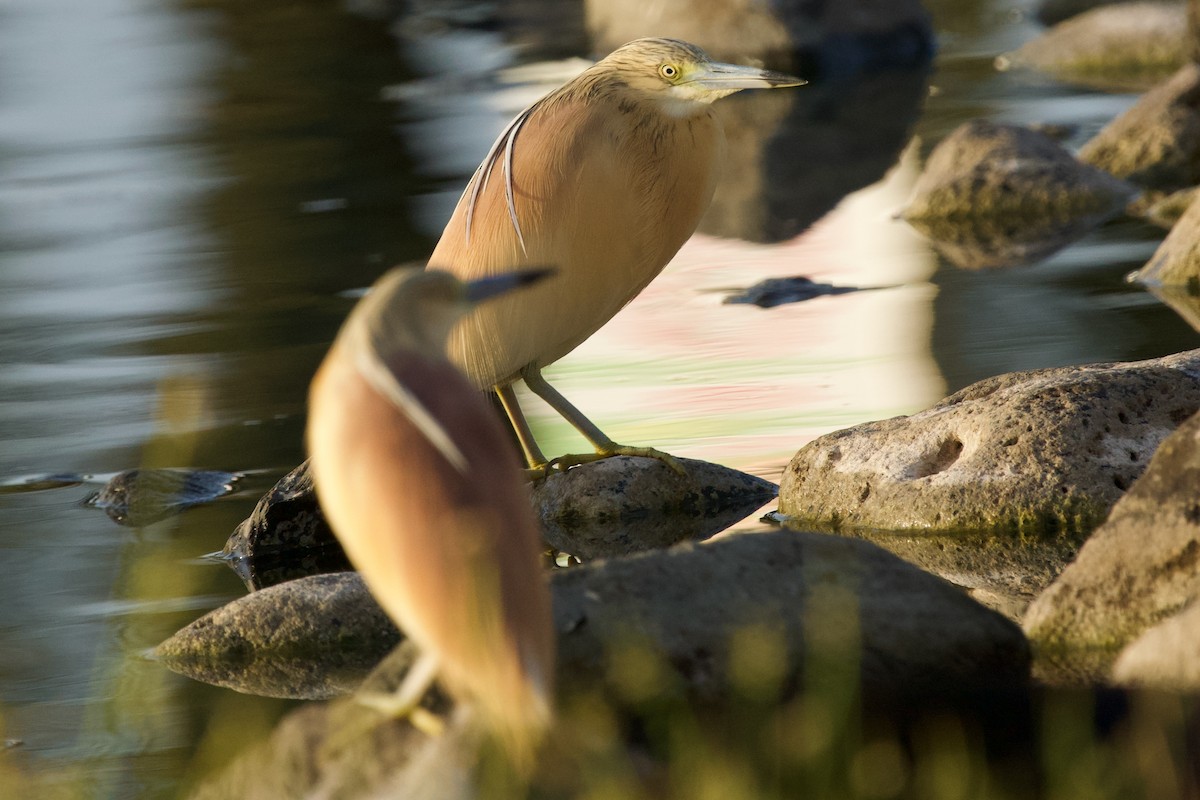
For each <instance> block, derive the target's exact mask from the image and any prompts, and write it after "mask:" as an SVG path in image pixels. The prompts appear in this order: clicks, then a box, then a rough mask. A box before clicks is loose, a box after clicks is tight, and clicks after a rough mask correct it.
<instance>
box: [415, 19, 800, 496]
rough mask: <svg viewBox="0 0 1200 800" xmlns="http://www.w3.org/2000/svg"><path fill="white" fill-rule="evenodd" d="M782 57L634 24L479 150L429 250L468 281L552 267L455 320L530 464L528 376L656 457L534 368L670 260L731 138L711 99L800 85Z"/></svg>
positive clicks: (452, 346) (551, 399) (574, 460)
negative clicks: (773, 60)
mask: <svg viewBox="0 0 1200 800" xmlns="http://www.w3.org/2000/svg"><path fill="white" fill-rule="evenodd" d="M802 83H804V81H802V80H800V79H798V78H793V77H791V76H789V75H783V74H781V73H778V72H771V71H768V70H761V69H756V68H753V67H743V66H735V65H732V64H721V63H716V62H714V61H712V60H711V59H709V57H708V56H707V55H705V53H704V52H703V51H702V50H700V49H699V48H698V47H695V46H694V45H691V44H688V43H687V42H680V41H676V40H673V39H639V40H637V41H635V42H631V43H629V44H627V45H625V46H624V47H621V48H620V49H618V50H616V51H614V52H613V53H612V54H610V55H609V56H608V57H607V58H605V59H604V60H602V61H600V62H598V63H597V64H595V65H594V66H592V67H590V68H589V69H587V70H585V71H584V72H583V73H581V74H580V75H579V76H577V77H576V78H574V79H573V80H571V81H570V82H569V83H567V84H566V85H564V86H563V87H562V88H560V89H558V90H557V91H554V92H551V93H550V94H548V95H546V96H545V97H543V98H542V99H541V100H539V101H537V102H536V103H534V104H533V105H532V106H530V107H529V108H527V109H525V110H524V111H522V112H521V113H520V114H518V115H517V117H516V119H514V120H513V121H512V122H511V123H509V125H508V127H507V128H506V129H505V130H504V132H503V133H501V134H500V138H499V139H497V140H496V142H495V144H493V145H492V149H491V150H490V151H489V152H488V154H487V156H486V157H485V158H484V159H483V163H482V164H480V165H479V168H478V169H477V170H476V171H475V175H474V176H473V177H472V178H471V181H470V182H469V183H468V185H467V188H466V191H464V192H463V195H462V197H461V198H460V199H459V201H458V206H457V208H455V210H454V214H453V216H452V217H451V218H450V222H449V223H448V224H447V225H446V229H445V231H444V232H443V233H442V238H441V240H440V241H439V242H438V245H437V248H436V249H435V250H434V251H433V255H432V256H431V258H430V260H429V264H430V267H432V268H437V269H445V270H448V271H450V272H453V273H454V274H456V275H458V276H459V277H460V278H462V279H463V280H471V279H476V278H481V277H485V276H489V275H500V274H504V273H507V272H509V271H512V270H517V269H521V268H523V267H525V266H527V265H530V264H554V265H555V266H556V267H557V273H556V276H555V277H554V278H553V279H551V280H548V281H546V282H545V283H544V284H542V285H541V286H538V287H535V288H533V289H531V290H530V291H528V292H521V293H519V294H514V295H509V296H506V297H504V298H501V299H500V300H498V301H496V302H495V303H490V304H489V305H488V306H486V307H485V308H481V309H480V310H479V311H478V312H477V313H476V314H473V315H471V317H469V318H466V319H464V320H463V321H462V322H461V323H460V324H459V325H458V327H456V328H455V329H454V330H453V331H452V332H451V335H450V342H449V345H448V349H447V353H448V355H449V357H450V360H451V361H453V362H454V363H455V364H457V365H458V366H459V367H461V368H462V369H463V371H464V372H465V373H466V374H467V376H468V377H469V378H470V379H471V382H472V383H474V384H475V386H476V387H478V388H480V389H482V390H485V391H486V390H494V391H495V392H496V393H497V394H498V395H499V398H500V401H501V403H502V404H503V406H504V408H505V411H506V412H507V413H508V416H509V419H510V421H511V422H512V425H513V428H514V430H515V431H516V434H517V438H518V440H519V441H520V443H521V447H522V449H523V450H524V453H525V459H526V461H527V462H528V464H529V466H530V468H531V469H532V470H534V471H540V472H541V473H542V474H545V472H546V470H548V469H549V467H550V464H548V462H547V460H546V457H545V456H544V455H543V454H542V451H541V450H540V448H539V447H538V445H537V443H536V442H535V441H534V437H533V434H532V432H531V431H530V429H529V425H528V423H527V422H526V420H525V417H524V415H523V414H522V412H521V408H520V406H519V405H518V403H517V398H516V394H515V392H514V390H513V383H514V382H515V381H517V380H519V379H520V380H524V381H525V384H526V386H528V387H529V389H530V390H531V391H532V392H533V393H534V394H536V395H538V396H539V397H541V398H542V399H543V400H544V401H546V403H547V404H549V405H550V407H551V408H553V409H554V410H555V411H557V412H558V413H559V414H560V415H562V416H563V417H564V418H565V419H566V420H567V421H568V422H570V423H571V424H572V425H573V426H574V427H575V428H576V429H577V430H578V431H579V432H580V433H581V434H583V436H584V438H586V439H587V440H588V441H589V442H590V443H591V445H592V446H593V447H594V448H595V451H596V452H595V454H587V455H577V456H562V457H560V458H556V459H555V460H554V462H553V464H554V465H557V466H570V465H572V464H579V463H584V462H586V461H594V460H596V459H598V458H605V457H607V456H612V455H643V456H652V457H656V458H661V459H663V460H665V461H666V462H667V463H668V464H670V465H672V466H673V467H675V468H676V469H677V470H678V469H679V467H678V464H677V462H675V461H674V459H672V458H671V457H670V456H668V455H667V454H665V453H662V452H660V451H658V450H654V449H653V448H642V447H627V446H624V445H619V444H616V443H615V442H613V440H612V439H610V438H609V437H608V436H606V435H605V434H604V433H603V432H602V431H601V430H600V429H599V428H598V427H596V425H595V424H593V423H592V422H591V421H590V420H589V419H588V418H587V417H585V416H584V415H583V414H582V413H580V411H579V410H578V409H576V408H575V407H574V406H573V405H571V404H570V403H569V402H568V401H567V400H566V398H564V397H563V396H562V395H561V394H559V393H558V392H557V391H556V390H555V389H554V388H552V387H551V386H550V385H549V384H548V383H547V382H546V379H545V378H543V377H542V368H543V367H545V366H546V365H548V364H551V363H553V362H555V361H557V360H558V359H559V358H562V357H563V356H564V355H566V354H567V353H569V352H571V351H572V350H573V349H575V348H576V347H577V346H579V344H581V343H582V342H583V341H584V340H585V339H587V338H588V337H589V336H591V335H592V334H593V333H595V332H596V331H597V330H598V329H599V328H600V327H601V326H602V325H604V323H606V322H607V321H608V320H609V319H611V318H612V316H613V315H614V314H616V313H617V312H618V311H619V310H620V309H621V308H622V307H623V306H624V305H625V304H626V303H628V302H629V301H630V300H632V299H633V298H634V297H635V296H636V295H637V294H638V292H640V291H641V290H642V289H643V288H645V286H646V284H648V283H649V282H650V281H651V280H652V279H653V278H654V276H655V275H657V274H658V273H659V272H660V271H662V268H663V267H664V266H666V264H667V262H668V261H670V260H671V258H672V257H673V256H674V255H675V253H676V251H678V250H679V248H680V247H681V246H682V245H683V243H684V242H685V241H686V240H687V239H688V237H689V236H691V235H692V233H693V232H694V231H695V229H696V225H697V224H698V223H699V221H700V217H701V216H702V215H703V214H704V211H705V210H706V209H707V208H708V205H709V201H710V200H711V199H712V194H713V189H714V187H715V183H716V177H717V173H718V170H719V166H720V164H721V162H722V159H723V156H724V148H725V137H724V133H723V132H722V129H721V124H720V122H719V121H718V119H717V118H716V116H714V114H713V110H712V105H711V104H712V102H713V101H714V100H717V99H719V98H722V97H725V96H726V95H730V94H733V93H734V92H737V91H739V90H741V89H753V88H774V87H782V86H798V85H800V84H802Z"/></svg>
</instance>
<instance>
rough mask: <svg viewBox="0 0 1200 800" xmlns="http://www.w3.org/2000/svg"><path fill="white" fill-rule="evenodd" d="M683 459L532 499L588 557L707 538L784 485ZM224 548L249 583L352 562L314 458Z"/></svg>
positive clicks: (555, 485) (612, 469) (555, 486)
mask: <svg viewBox="0 0 1200 800" xmlns="http://www.w3.org/2000/svg"><path fill="white" fill-rule="evenodd" d="M679 461H680V463H681V464H683V465H684V467H685V469H686V470H687V472H688V475H687V477H686V478H682V477H680V476H678V475H676V474H675V473H674V472H672V471H671V470H670V469H669V468H668V467H667V466H666V465H665V464H664V463H662V462H661V461H658V460H656V459H650V458H630V457H626V456H617V457H614V458H607V459H603V460H601V461H596V462H593V463H591V464H583V465H581V466H578V467H574V468H572V469H570V470H568V471H566V472H564V473H557V474H554V475H551V476H550V477H549V478H547V479H546V480H544V481H539V482H537V483H536V484H534V486H533V487H532V489H531V495H532V497H531V499H532V502H533V505H534V510H535V511H536V513H537V514H538V517H539V519H540V521H541V524H542V533H543V536H544V537H545V540H546V542H547V544H548V545H549V546H550V547H552V548H554V549H557V550H559V551H561V552H565V553H570V554H571V555H574V556H577V557H579V558H587V559H590V558H602V557H605V556H614V555H624V554H627V553H634V552H639V551H642V550H650V549H654V548H661V547H668V546H670V545H673V544H676V543H678V542H682V541H688V540H693V539H705V538H708V537H709V536H712V535H713V534H715V533H718V532H720V531H722V530H724V529H725V528H727V527H729V526H730V525H732V524H734V523H735V522H738V521H739V520H741V519H744V518H745V517H746V515H748V514H750V513H752V512H753V511H754V510H755V509H757V508H759V507H760V506H762V505H763V504H764V503H768V502H770V501H771V500H772V499H773V498H774V497H775V495H776V493H777V487H776V486H775V484H773V483H771V482H770V481H765V480H763V479H761V478H756V477H755V476H753V475H748V474H746V473H744V472H739V471H737V470H733V469H729V468H728V467H723V466H721V465H719V464H710V463H708V462H706V461H697V460H694V459H686V458H684V459H679ZM224 555H225V557H226V559H228V560H229V562H230V564H231V566H232V567H233V568H234V569H235V570H236V571H237V572H238V574H239V575H241V576H242V578H243V580H245V581H246V583H247V585H248V586H249V587H250V588H262V587H265V586H271V585H274V584H276V583H280V582H282V581H286V580H292V579H295V578H297V577H302V576H304V575H313V574H319V573H321V572H331V571H338V570H343V569H348V568H349V566H350V565H349V563H348V562H347V560H346V557H345V553H344V552H343V551H342V548H341V545H340V544H339V543H338V541H337V538H336V537H335V536H334V534H333V530H332V529H331V528H330V527H329V524H328V523H327V522H326V521H325V516H324V514H323V513H322V512H321V509H320V506H319V505H318V504H317V499H316V493H315V491H314V489H313V483H312V477H311V476H310V475H309V471H308V462H305V463H304V464H301V465H300V466H299V467H297V468H296V469H294V470H292V471H291V472H290V473H288V474H287V475H286V476H284V477H283V478H282V479H281V480H280V481H279V483H278V484H277V485H276V486H275V488H273V489H272V490H271V491H270V492H268V493H267V494H266V495H265V496H264V497H263V498H262V500H260V501H259V503H258V505H257V506H256V507H255V509H254V512H253V513H252V514H251V515H250V517H249V518H248V519H246V520H245V521H244V522H242V524H241V525H239V526H238V528H237V530H235V531H234V533H233V535H232V536H231V537H230V538H229V541H228V542H227V543H226V545H225V550H224Z"/></svg>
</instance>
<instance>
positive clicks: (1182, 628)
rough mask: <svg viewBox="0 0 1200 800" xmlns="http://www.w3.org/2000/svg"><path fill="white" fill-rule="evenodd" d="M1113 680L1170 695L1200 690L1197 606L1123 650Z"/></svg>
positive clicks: (1117, 682) (1180, 613)
mask: <svg viewBox="0 0 1200 800" xmlns="http://www.w3.org/2000/svg"><path fill="white" fill-rule="evenodd" d="M1112 680H1113V682H1114V683H1116V684H1118V685H1121V686H1144V687H1148V688H1152V689H1164V690H1167V691H1173V692H1195V691H1198V690H1200V603H1197V602H1193V603H1192V604H1191V605H1189V606H1188V607H1187V608H1185V609H1184V610H1183V611H1181V612H1179V613H1178V614H1176V615H1175V616H1173V617H1169V618H1168V619H1167V620H1165V621H1164V622H1160V623H1159V624H1158V625H1155V626H1154V627H1153V628H1150V629H1149V630H1147V631H1146V632H1145V633H1143V634H1142V635H1141V636H1139V637H1138V638H1137V639H1135V640H1134V641H1133V642H1132V643H1130V644H1129V645H1128V646H1127V647H1126V648H1125V649H1124V650H1122V651H1121V655H1120V656H1118V657H1117V661H1116V663H1115V664H1114V665H1113V670H1112Z"/></svg>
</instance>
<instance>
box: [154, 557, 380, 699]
mask: <svg viewBox="0 0 1200 800" xmlns="http://www.w3.org/2000/svg"><path fill="white" fill-rule="evenodd" d="M402 638H403V637H402V636H401V634H400V632H399V631H397V630H396V626H395V625H393V624H392V622H391V620H390V619H388V617H387V615H386V614H384V613H383V611H382V609H380V608H379V606H378V605H377V604H376V603H375V601H374V600H373V599H372V598H371V594H370V592H368V591H367V588H366V585H365V584H363V582H362V579H361V578H360V577H359V576H358V574H357V573H354V572H341V573H334V574H330V575H313V576H310V577H307V578H301V579H299V580H295V581H289V582H288V583H282V584H280V585H278V586H272V587H271V588H269V589H263V590H262V591H259V592H253V593H251V594H249V595H247V596H245V597H241V598H238V599H237V600H234V601H233V602H231V603H228V604H226V605H224V606H222V607H221V608H218V609H216V610H215V611H212V612H210V613H208V614H206V615H205V616H203V617H201V618H200V619H198V620H196V621H195V622H193V623H192V624H191V625H188V626H187V627H186V628H183V629H182V630H180V631H179V632H177V633H176V634H175V635H174V636H172V637H171V638H169V639H167V640H166V641H165V642H163V643H162V644H160V645H159V646H158V647H156V648H155V649H154V657H155V658H157V659H159V660H161V661H162V662H163V664H165V665H166V666H167V667H168V668H169V669H171V670H173V671H174V672H178V673H180V674H181V675H186V676H188V677H189V678H192V679H193V680H198V681H201V682H203V683H211V684H214V685H216V686H224V687H227V688H229V689H233V690H235V691H238V692H243V693H246V694H254V695H261V696H263V697H288V698H299V699H310V700H311V699H320V698H326V697H335V696H337V695H341V694H346V693H347V692H350V691H353V690H354V689H355V688H357V687H358V685H359V684H360V683H362V680H363V678H364V677H366V675H367V674H368V673H369V672H370V670H371V669H373V668H374V667H375V665H376V664H378V663H379V661H380V659H382V658H383V657H384V656H385V655H387V653H388V652H390V651H391V650H393V649H394V648H395V647H396V646H397V645H398V644H399V643H400V641H401V640H402Z"/></svg>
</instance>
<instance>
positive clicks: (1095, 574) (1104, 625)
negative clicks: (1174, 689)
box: [1024, 417, 1200, 670]
mask: <svg viewBox="0 0 1200 800" xmlns="http://www.w3.org/2000/svg"><path fill="white" fill-rule="evenodd" d="M1198 486H1200V417H1192V418H1191V419H1190V420H1188V421H1187V422H1186V423H1184V424H1183V425H1182V426H1180V428H1179V430H1178V431H1176V432H1175V433H1174V434H1172V435H1171V437H1170V438H1168V439H1167V440H1166V441H1164V442H1163V443H1162V445H1161V447H1159V448H1158V452H1156V453H1155V454H1154V458H1153V459H1152V460H1151V461H1150V464H1149V466H1148V467H1147V468H1146V472H1145V474H1144V475H1143V476H1142V477H1141V478H1140V479H1139V480H1138V481H1137V483H1136V484H1134V486H1133V488H1132V489H1130V491H1129V493H1128V494H1126V495H1125V497H1124V498H1122V500H1121V501H1120V502H1119V503H1117V505H1116V507H1115V508H1113V510H1112V514H1111V515H1109V518H1108V521H1107V522H1105V523H1104V525H1103V526H1102V527H1100V528H1099V529H1097V530H1096V532H1095V533H1093V534H1092V536H1091V538H1090V539H1088V541H1087V543H1086V544H1085V545H1084V546H1083V547H1082V548H1081V549H1080V551H1079V554H1078V556H1076V558H1075V560H1074V561H1073V562H1072V563H1071V564H1070V566H1068V567H1067V568H1066V569H1065V570H1063V572H1062V574H1061V575H1060V576H1059V577H1058V579H1057V580H1055V582H1054V583H1053V584H1052V585H1051V586H1050V588H1048V589H1047V590H1046V591H1045V592H1044V593H1043V594H1042V595H1041V596H1040V597H1038V599H1037V600H1036V601H1035V602H1034V603H1033V605H1032V606H1030V608H1029V611H1028V613H1027V614H1026V615H1025V620H1024V626H1025V630H1026V632H1027V633H1028V635H1029V637H1030V638H1031V639H1033V640H1034V641H1035V642H1036V643H1037V644H1038V645H1039V648H1040V649H1045V650H1047V651H1058V652H1064V651H1067V652H1066V655H1067V657H1069V656H1070V652H1069V651H1073V650H1091V651H1093V654H1095V655H1096V656H1097V658H1098V661H1097V668H1098V669H1099V670H1103V668H1105V667H1107V665H1108V664H1111V662H1112V660H1113V659H1114V658H1115V657H1116V655H1117V652H1118V650H1119V648H1120V647H1122V646H1123V645H1125V644H1126V643H1127V642H1129V641H1131V640H1132V639H1134V638H1135V637H1137V636H1138V635H1140V634H1141V633H1142V632H1143V631H1145V630H1146V629H1147V628H1149V627H1150V626H1152V625H1155V624H1157V623H1159V622H1161V621H1163V620H1164V619H1166V618H1168V617H1170V616H1172V615H1174V614H1176V613H1178V612H1179V611H1180V610H1181V609H1182V608H1184V606H1186V605H1188V604H1189V603H1192V602H1193V601H1194V600H1195V599H1196V598H1197V597H1198V596H1200V493H1198V492H1197V487H1198ZM1168 630H1170V629H1168ZM1130 658H1131V659H1132V658H1133V656H1131V657H1130Z"/></svg>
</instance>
